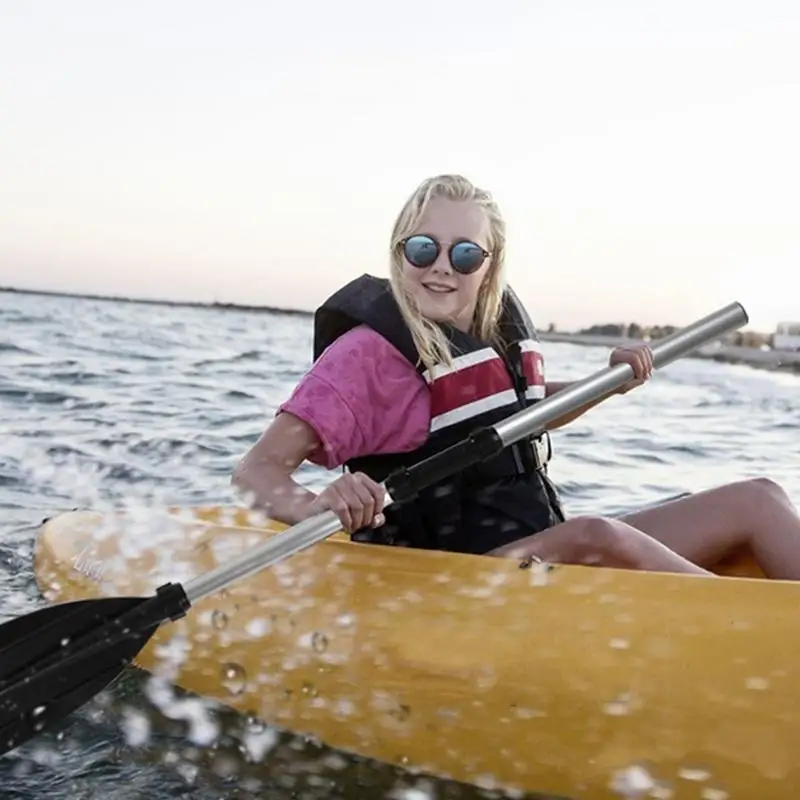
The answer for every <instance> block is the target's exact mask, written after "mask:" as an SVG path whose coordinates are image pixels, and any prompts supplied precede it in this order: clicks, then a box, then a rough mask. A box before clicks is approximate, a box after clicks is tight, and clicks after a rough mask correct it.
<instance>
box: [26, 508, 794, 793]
mask: <svg viewBox="0 0 800 800" xmlns="http://www.w3.org/2000/svg"><path fill="white" fill-rule="evenodd" d="M284 527H285V526H283V525H280V524H278V523H275V522H271V521H268V520H263V519H259V518H258V516H256V515H254V514H251V513H249V512H248V511H246V510H244V509H236V508H216V507H208V508H194V509H167V510H164V511H162V512H160V513H156V512H152V511H151V512H145V511H141V512H139V511H136V512H134V511H133V510H129V511H126V512H122V511H120V512H118V513H114V514H111V513H108V514H99V513H93V512H87V511H75V512H69V513H64V514H60V515H58V516H56V517H54V518H52V519H50V520H48V521H47V522H45V523H44V525H43V527H42V529H41V531H40V535H39V537H38V540H37V547H36V555H35V571H36V578H37V582H38V585H39V588H40V591H41V592H42V594H43V596H44V597H45V598H46V599H47V600H48V601H50V602H63V601H67V600H76V599H81V598H89V597H99V596H106V595H149V594H152V593H153V592H154V591H155V589H156V588H157V587H158V586H159V585H161V584H162V583H165V582H166V581H168V580H175V581H185V580H188V579H190V578H193V577H195V576H196V575H199V574H201V573H203V572H207V571H208V570H210V569H213V568H215V567H217V566H218V565H219V564H221V563H225V561H226V560H229V559H231V558H233V557H235V556H237V555H239V554H241V553H243V552H245V551H246V550H247V549H248V548H250V547H252V546H253V545H254V544H255V543H258V542H261V541H263V539H264V537H268V536H270V535H271V533H273V532H277V531H280V530H283V529H284ZM725 573H726V575H727V577H723V578H719V579H717V578H702V577H690V576H678V575H667V574H656V573H644V572H632V571H626V570H613V569H601V568H596V567H578V566H557V567H554V568H546V567H545V566H542V565H534V566H533V567H531V568H530V569H520V568H519V567H518V566H517V563H516V562H513V561H510V560H506V559H499V558H489V557H481V556H468V555H459V554H452V553H443V552H429V551H420V550H411V549H404V548H390V547H379V546H376V545H363V544H354V543H352V542H350V541H349V540H348V539H347V538H346V537H345V536H344V535H343V534H337V535H335V536H334V537H332V538H331V539H329V540H327V541H325V542H322V543H320V544H317V545H315V546H313V547H311V548H310V549H308V550H306V551H304V552H302V553H300V554H298V555H295V556H293V557H291V558H289V559H287V560H286V561H284V562H282V563H279V564H277V565H276V566H273V567H271V568H269V569H265V570H263V571H262V572H260V573H257V574H256V575H253V576H251V577H249V578H247V579H244V580H241V581H239V582H237V583H235V584H234V585H233V586H231V588H229V589H227V590H223V591H221V592H220V593H219V594H217V595H213V596H211V597H208V598H205V599H203V600H200V601H198V602H197V603H196V604H195V606H194V607H193V608H192V610H191V611H190V612H189V613H188V615H187V616H186V617H185V618H184V619H182V620H179V621H178V622H175V623H172V624H169V625H164V626H163V627H162V628H161V629H160V630H159V631H158V633H157V634H156V636H155V637H154V638H153V639H152V640H151V642H150V643H149V644H148V645H147V647H146V648H145V649H144V650H143V651H142V653H141V654H140V657H139V658H138V659H137V664H138V665H139V666H141V667H143V668H144V669H146V670H149V671H151V672H153V673H160V672H163V671H165V670H166V671H167V672H168V674H169V675H170V679H171V680H172V682H173V683H174V684H176V685H179V686H181V687H183V688H184V689H187V690H190V691H192V692H195V693H197V694H199V695H203V696H206V697H209V698H215V699H216V700H218V701H220V702H222V703H224V704H226V705H228V706H230V707H232V708H234V709H237V710H239V711H241V712H243V713H247V714H252V715H255V716H256V717H259V718H261V719H262V720H263V721H265V722H267V723H270V724H274V725H275V726H278V727H280V728H284V729H288V730H291V731H294V732H297V733H305V734H309V735H312V736H315V737H318V738H319V739H320V740H322V741H323V742H325V743H326V744H328V745H330V746H331V747H334V748H338V749H340V750H343V751H348V752H352V753H357V754H360V755H363V756H367V757H372V758H375V759H378V760H381V761H384V762H389V763H393V764H397V765H402V766H406V767H409V768H414V769H417V770H421V771H423V772H426V773H428V774H431V775H435V776H441V777H446V778H451V779H455V780H458V781H462V782H466V783H472V784H475V785H478V786H483V787H496V788H502V789H506V790H509V789H517V790H522V791H538V792H549V793H552V794H556V795H561V796H565V797H572V798H592V799H593V800H596V799H597V798H600V799H602V798H619V797H642V798H644V797H650V798H670V799H671V800H682V799H683V798H686V799H687V800H688V798H705V799H706V800H724V799H725V798H731V800H733V798H748V800H749V798H753V799H755V798H758V799H759V800H767V799H768V798H789V797H791V798H793V797H794V796H795V792H794V789H793V788H792V787H796V786H798V785H800V761H799V760H798V758H797V752H796V747H797V746H796V743H797V742H798V741H800V646H798V638H799V637H798V617H797V611H796V609H797V607H798V606H799V605H800V584H798V583H791V582H783V581H767V580H763V579H761V578H762V577H763V576H760V575H759V573H758V572H757V570H755V569H754V567H753V565H752V564H750V563H747V562H744V561H742V562H740V563H736V564H730V565H728V566H727V567H726V570H725ZM170 640H172V641H170ZM168 644H171V645H172V646H170V647H164V645H168ZM178 644H181V645H182V648H183V649H182V650H181V652H182V653H183V655H182V659H181V661H180V663H179V665H177V666H176V665H175V664H174V662H171V661H168V654H171V657H172V658H174V654H175V653H176V652H177V651H179V650H180V648H178V646H177V645H178ZM637 788H638V791H639V793H638V794H637V793H635V790H637Z"/></svg>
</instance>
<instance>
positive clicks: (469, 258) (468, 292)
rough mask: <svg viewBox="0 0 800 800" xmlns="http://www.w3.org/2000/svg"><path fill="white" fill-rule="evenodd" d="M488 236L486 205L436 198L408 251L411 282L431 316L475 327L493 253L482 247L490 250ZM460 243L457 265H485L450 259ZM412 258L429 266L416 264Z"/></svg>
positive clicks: (407, 271)
mask: <svg viewBox="0 0 800 800" xmlns="http://www.w3.org/2000/svg"><path fill="white" fill-rule="evenodd" d="M419 237H427V238H424V239H423V238H419ZM488 240H489V224H488V221H487V219H486V215H485V213H484V212H483V210H482V209H481V208H480V206H478V205H476V204H475V203H473V202H470V201H456V200H448V199H446V198H443V197H434V198H432V199H431V200H430V202H429V203H428V205H427V208H426V209H425V213H424V215H423V216H422V218H421V219H420V221H419V224H418V225H417V228H416V230H415V231H414V232H413V233H412V234H411V235H409V236H408V237H406V245H405V247H404V248H403V253H402V268H403V277H404V278H405V283H406V286H407V287H408V290H409V292H410V293H411V294H412V295H413V297H414V299H415V300H416V301H417V303H418V305H419V309H420V311H421V313H422V314H423V315H424V316H425V317H427V318H428V319H430V320H432V321H434V322H449V323H450V324H452V325H454V326H455V327H457V328H459V329H461V330H463V331H468V330H469V328H470V326H471V324H472V318H473V315H474V314H475V305H476V303H477V301H478V292H479V290H480V288H481V285H482V284H483V280H484V277H485V275H486V272H487V270H488V269H489V266H490V264H491V257H490V256H486V257H484V255H483V252H481V251H488V250H489V241H488ZM437 244H438V255H436V250H437ZM454 245H455V246H456V247H455V250H454V251H453V256H452V257H453V261H454V262H455V263H456V265H459V264H461V265H463V266H465V267H468V268H474V267H475V266H476V265H477V264H480V266H478V267H477V269H475V270H474V271H473V272H469V274H464V273H463V272H459V271H457V270H456V269H454V267H453V264H452V263H451V261H450V248H451V247H452V246H454ZM434 257H435V260H433V259H434ZM409 258H410V259H412V260H413V261H417V262H418V263H423V264H425V266H422V267H420V266H415V265H414V264H413V263H411V261H410V260H409Z"/></svg>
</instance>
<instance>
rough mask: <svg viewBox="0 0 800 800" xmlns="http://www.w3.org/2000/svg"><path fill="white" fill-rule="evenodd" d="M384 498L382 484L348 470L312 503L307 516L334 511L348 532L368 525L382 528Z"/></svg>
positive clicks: (383, 521) (361, 473)
mask: <svg viewBox="0 0 800 800" xmlns="http://www.w3.org/2000/svg"><path fill="white" fill-rule="evenodd" d="M385 499H386V492H385V490H384V489H383V487H382V486H381V485H380V484H379V483H376V482H375V481H374V480H372V478H370V477H369V476H368V475H365V474H364V473H363V472H353V473H350V472H346V473H345V474H344V475H342V476H341V477H339V478H337V479H336V480H335V481H334V482H333V483H331V484H330V485H329V486H328V487H326V488H325V489H324V490H323V491H322V492H320V493H319V494H318V495H317V496H316V498H315V499H314V500H312V502H311V503H309V505H308V516H309V517H311V516H315V515H316V514H319V513H320V512H322V511H327V510H331V511H333V512H334V513H335V514H336V516H337V517H339V519H340V521H341V523H342V527H344V529H345V530H346V531H347V532H348V533H353V532H354V531H357V530H358V529H359V528H365V527H371V528H379V527H380V526H381V525H383V524H384V523H385V522H386V518H385V517H384V515H383V504H384V501H385Z"/></svg>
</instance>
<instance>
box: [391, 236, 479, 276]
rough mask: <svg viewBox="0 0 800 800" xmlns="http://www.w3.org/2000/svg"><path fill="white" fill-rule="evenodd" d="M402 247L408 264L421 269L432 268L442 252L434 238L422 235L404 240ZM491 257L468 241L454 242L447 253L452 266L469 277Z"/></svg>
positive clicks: (440, 246)
mask: <svg viewBox="0 0 800 800" xmlns="http://www.w3.org/2000/svg"><path fill="white" fill-rule="evenodd" d="M400 246H401V247H402V248H403V255H404V256H405V257H406V260H407V261H408V263H409V264H412V265H413V266H415V267H419V268H420V269H424V268H425V267H430V266H431V264H433V263H434V262H435V261H436V259H437V258H439V253H441V252H442V245H441V244H440V243H439V242H438V241H437V240H436V239H434V238H433V236H428V235H427V234H422V233H420V234H416V235H415V236H409V237H408V238H406V239H402V240H401V241H400ZM490 255H491V254H490V253H489V252H488V251H486V250H484V249H483V248H482V247H481V246H480V245H477V244H475V242H470V241H468V240H466V239H462V240H461V241H460V242H454V243H453V244H451V245H450V248H449V250H448V251H447V256H448V258H449V259H450V264H451V266H452V267H453V269H454V270H455V271H456V272H459V273H461V274H462V275H469V274H470V273H471V272H475V271H476V270H478V269H480V267H481V264H483V262H484V261H485V260H486V259H487V258H488V257H489V256H490Z"/></svg>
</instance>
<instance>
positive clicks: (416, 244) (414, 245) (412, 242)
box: [403, 236, 439, 267]
mask: <svg viewBox="0 0 800 800" xmlns="http://www.w3.org/2000/svg"><path fill="white" fill-rule="evenodd" d="M403 253H404V254H405V257H406V258H407V259H408V261H409V263H410V264H413V265H414V266H415V267H429V266H430V265H431V264H433V262H434V261H436V259H437V258H438V256H439V245H438V244H436V242H435V241H434V240H433V239H431V237H430V236H411V237H410V238H409V239H406V243H405V244H404V245H403Z"/></svg>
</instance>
